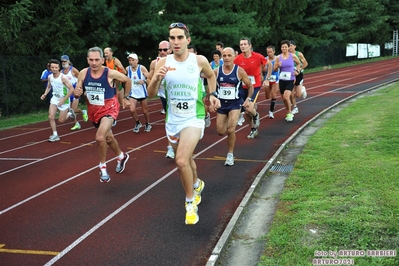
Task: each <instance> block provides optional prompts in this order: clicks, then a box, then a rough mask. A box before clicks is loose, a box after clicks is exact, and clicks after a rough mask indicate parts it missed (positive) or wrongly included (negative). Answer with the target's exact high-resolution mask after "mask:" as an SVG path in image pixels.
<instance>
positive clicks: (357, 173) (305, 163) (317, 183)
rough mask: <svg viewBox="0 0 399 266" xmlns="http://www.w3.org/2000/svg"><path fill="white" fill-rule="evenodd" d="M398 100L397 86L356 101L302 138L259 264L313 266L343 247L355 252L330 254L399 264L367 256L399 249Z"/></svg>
mask: <svg viewBox="0 0 399 266" xmlns="http://www.w3.org/2000/svg"><path fill="white" fill-rule="evenodd" d="M398 98H399V84H397V83H396V84H394V85H391V86H390V87H388V88H385V89H382V90H380V91H378V92H376V93H374V94H373V95H372V96H369V97H364V98H362V99H358V100H357V101H355V102H353V103H351V104H350V105H349V106H348V107H346V108H344V109H343V110H341V111H340V112H339V113H338V114H337V115H336V116H334V117H332V118H331V119H330V120H329V121H328V122H327V123H326V125H325V126H324V127H323V128H321V129H319V130H318V131H317V132H316V133H315V134H314V136H312V137H311V138H310V139H309V142H308V143H307V145H306V147H305V149H304V150H303V152H302V153H301V154H300V155H299V156H298V160H297V162H296V164H295V169H294V170H293V172H292V173H291V174H290V176H289V178H288V179H287V182H286V185H285V188H284V190H283V193H282V194H281V197H280V201H279V204H278V209H277V212H276V216H275V218H274V220H273V223H272V226H271V229H270V232H269V233H268V234H267V235H266V236H264V239H266V241H267V244H266V247H265V251H264V255H263V256H262V258H261V262H260V263H259V265H290V266H291V265H312V262H313V259H323V258H324V259H333V256H332V252H337V253H338V252H339V251H343V250H352V251H358V255H360V256H353V255H354V254H352V253H347V254H346V255H342V256H339V257H337V259H343V258H349V259H352V260H353V261H352V262H353V263H354V265H364V266H366V265H367V266H370V265H392V266H393V265H399V256H397V255H396V256H394V257H388V256H383V257H372V256H367V250H396V249H397V248H398V247H399V178H398V170H399V160H398V158H399V138H398V134H399V119H397V110H398V101H397V99H398ZM362 251H364V252H366V253H365V255H364V256H363V255H362V254H363V253H361V252H362ZM330 252H331V253H330ZM348 254H349V255H350V256H348ZM323 255H324V256H323ZM316 262H317V261H316ZM346 262H348V263H349V262H351V261H346Z"/></svg>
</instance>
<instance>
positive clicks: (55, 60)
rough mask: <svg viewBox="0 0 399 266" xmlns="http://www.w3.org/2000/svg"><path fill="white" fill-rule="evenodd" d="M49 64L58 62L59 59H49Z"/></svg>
mask: <svg viewBox="0 0 399 266" xmlns="http://www.w3.org/2000/svg"><path fill="white" fill-rule="evenodd" d="M48 63H49V64H50V65H51V64H58V65H59V64H60V61H58V59H51V60H50V61H49V62H48Z"/></svg>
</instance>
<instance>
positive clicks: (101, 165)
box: [98, 163, 107, 169]
mask: <svg viewBox="0 0 399 266" xmlns="http://www.w3.org/2000/svg"><path fill="white" fill-rule="evenodd" d="M98 167H100V169H101V168H103V167H107V164H106V163H100V164H99V165H98Z"/></svg>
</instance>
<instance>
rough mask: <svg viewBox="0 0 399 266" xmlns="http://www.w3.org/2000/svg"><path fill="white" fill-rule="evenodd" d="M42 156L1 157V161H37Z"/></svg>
mask: <svg viewBox="0 0 399 266" xmlns="http://www.w3.org/2000/svg"><path fill="white" fill-rule="evenodd" d="M37 160H41V158H0V161H37Z"/></svg>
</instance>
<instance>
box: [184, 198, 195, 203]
mask: <svg viewBox="0 0 399 266" xmlns="http://www.w3.org/2000/svg"><path fill="white" fill-rule="evenodd" d="M193 201H194V198H192V199H188V198H187V197H186V202H193Z"/></svg>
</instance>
